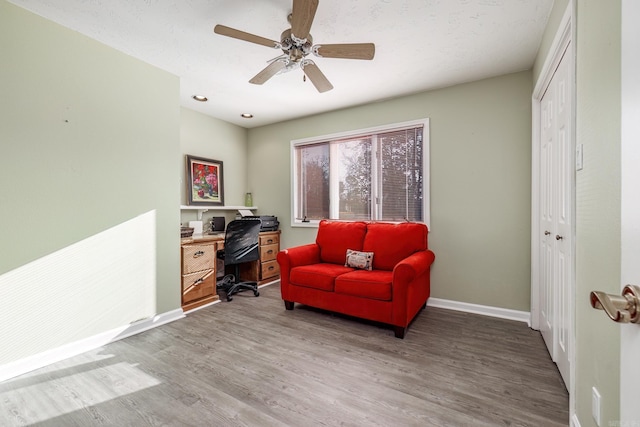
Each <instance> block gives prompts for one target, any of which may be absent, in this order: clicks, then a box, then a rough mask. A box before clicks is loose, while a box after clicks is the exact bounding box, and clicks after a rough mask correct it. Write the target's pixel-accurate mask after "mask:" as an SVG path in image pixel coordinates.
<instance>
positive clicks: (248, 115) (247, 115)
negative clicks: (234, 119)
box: [240, 113, 253, 119]
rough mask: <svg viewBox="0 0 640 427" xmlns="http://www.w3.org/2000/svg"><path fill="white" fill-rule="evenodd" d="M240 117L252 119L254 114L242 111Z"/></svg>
mask: <svg viewBox="0 0 640 427" xmlns="http://www.w3.org/2000/svg"><path fill="white" fill-rule="evenodd" d="M240 117H242V118H243V119H252V118H253V114H250V113H242V114H240Z"/></svg>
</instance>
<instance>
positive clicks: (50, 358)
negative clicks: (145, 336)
mask: <svg viewBox="0 0 640 427" xmlns="http://www.w3.org/2000/svg"><path fill="white" fill-rule="evenodd" d="M184 317H185V315H184V313H183V312H182V309H176V310H172V311H168V312H166V313H162V314H157V315H155V316H153V317H151V318H148V319H142V320H140V321H137V322H134V323H131V324H129V325H125V326H122V327H119V328H115V329H111V330H109V331H106V332H102V333H100V334H97V335H94V336H92V337H88V338H84V339H82V340H79V341H75V342H72V343H69V344H65V345H63V346H60V347H57V348H53V349H51V350H47V351H44V352H42V353H38V354H34V355H33V356H29V357H25V358H24V359H20V360H16V361H14V362H10V363H7V364H5V365H2V366H0V382H2V381H6V380H8V379H11V378H15V377H17V376H19V375H22V374H26V373H27V372H31V371H34V370H36V369H40V368H43V367H45V366H48V365H51V364H53V363H56V362H59V361H61V360H64V359H68V358H70V357H73V356H77V355H78V354H81V353H84V352H87V351H90V350H94V349H96V348H100V347H102V346H105V345H107V344H110V343H112V342H115V341H118V340H121V339H123V338H127V337H130V336H132V335H136V334H139V333H141V332H144V331H148V330H149V329H153V328H157V327H158V326H162V325H165V324H167V323H169V322H173V321H175V320H179V319H182V318H184Z"/></svg>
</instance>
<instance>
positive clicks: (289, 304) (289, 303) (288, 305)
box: [284, 301, 293, 310]
mask: <svg viewBox="0 0 640 427" xmlns="http://www.w3.org/2000/svg"><path fill="white" fill-rule="evenodd" d="M284 308H286V309H287V310H293V301H285V302H284Z"/></svg>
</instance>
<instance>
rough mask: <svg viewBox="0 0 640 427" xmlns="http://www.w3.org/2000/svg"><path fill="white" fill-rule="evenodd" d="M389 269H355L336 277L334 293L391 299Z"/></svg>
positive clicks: (390, 273) (384, 299)
mask: <svg viewBox="0 0 640 427" xmlns="http://www.w3.org/2000/svg"><path fill="white" fill-rule="evenodd" d="M392 276H393V273H392V272H391V271H382V270H373V271H366V270H356V271H352V272H351V273H346V274H343V275H341V276H339V277H338V278H337V279H336V285H335V293H337V294H346V295H352V296H355V297H361V298H370V299H377V300H382V301H391V281H392V279H393V277H392Z"/></svg>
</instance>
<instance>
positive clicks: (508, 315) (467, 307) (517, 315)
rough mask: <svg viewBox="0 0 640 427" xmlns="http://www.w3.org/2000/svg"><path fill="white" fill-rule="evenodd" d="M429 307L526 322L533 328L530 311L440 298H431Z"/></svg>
mask: <svg viewBox="0 0 640 427" xmlns="http://www.w3.org/2000/svg"><path fill="white" fill-rule="evenodd" d="M427 305H428V306H429V307H437V308H446V309H448V310H456V311H464V312H465V313H473V314H481V315H483V316H490V317H498V318H500V319H508V320H515V321H518V322H524V323H526V324H527V326H531V324H530V323H529V319H530V318H531V313H529V312H528V311H519V310H511V309H509V308H500V307H491V306H488V305H480V304H471V303H468V302H460V301H452V300H446V299H440V298H429V299H428V300H427Z"/></svg>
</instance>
